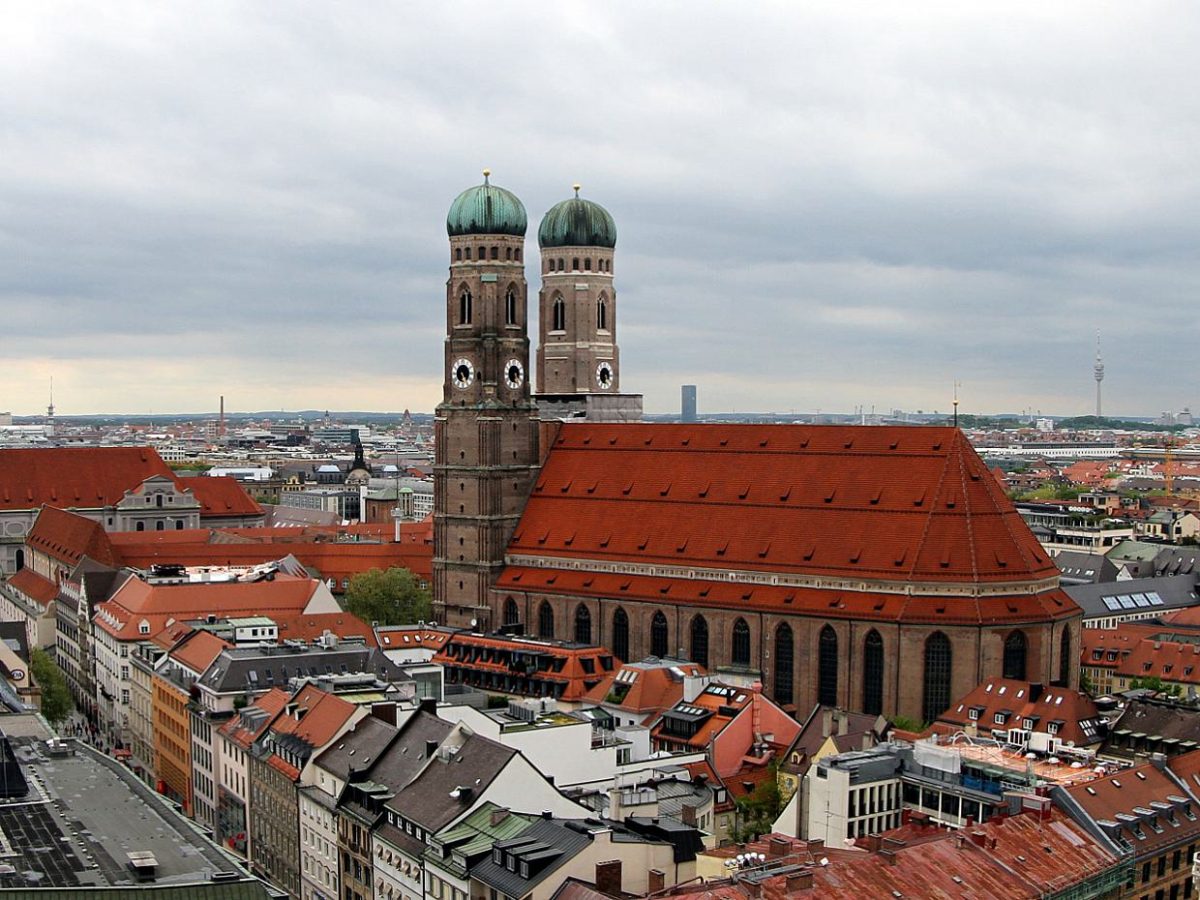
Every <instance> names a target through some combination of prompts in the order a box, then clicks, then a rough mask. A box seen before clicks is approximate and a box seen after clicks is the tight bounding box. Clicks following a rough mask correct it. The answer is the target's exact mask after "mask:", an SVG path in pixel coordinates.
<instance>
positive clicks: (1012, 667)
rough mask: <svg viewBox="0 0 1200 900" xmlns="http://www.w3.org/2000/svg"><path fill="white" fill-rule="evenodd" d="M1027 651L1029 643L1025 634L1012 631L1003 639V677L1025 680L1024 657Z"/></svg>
mask: <svg viewBox="0 0 1200 900" xmlns="http://www.w3.org/2000/svg"><path fill="white" fill-rule="evenodd" d="M1028 650H1029V642H1028V641H1027V640H1026V639H1025V632H1023V631H1014V632H1012V633H1011V634H1010V635H1009V636H1008V637H1007V638H1005V639H1004V677H1005V678H1015V679H1016V680H1017V681H1024V680H1025V656H1026V654H1027V652H1028Z"/></svg>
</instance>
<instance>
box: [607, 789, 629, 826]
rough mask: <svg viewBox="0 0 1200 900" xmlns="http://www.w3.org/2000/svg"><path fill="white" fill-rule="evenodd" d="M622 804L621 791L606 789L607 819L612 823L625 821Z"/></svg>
mask: <svg viewBox="0 0 1200 900" xmlns="http://www.w3.org/2000/svg"><path fill="white" fill-rule="evenodd" d="M623 806H624V804H622V803H621V789H620V788H619V787H616V786H615V785H614V786H613V787H610V788H609V789H608V817H609V818H610V819H612V820H613V821H614V822H621V821H624V819H625V810H624V808H623Z"/></svg>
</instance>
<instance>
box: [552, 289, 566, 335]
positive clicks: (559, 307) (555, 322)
mask: <svg viewBox="0 0 1200 900" xmlns="http://www.w3.org/2000/svg"><path fill="white" fill-rule="evenodd" d="M550 330H551V331H566V330H567V304H566V303H564V302H563V298H562V297H555V298H554V315H553V319H552V322H551V327H550Z"/></svg>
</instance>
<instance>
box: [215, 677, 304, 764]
mask: <svg viewBox="0 0 1200 900" xmlns="http://www.w3.org/2000/svg"><path fill="white" fill-rule="evenodd" d="M291 696H292V695H291V694H289V693H288V692H287V691H286V690H284V689H283V688H271V690H269V691H267V692H266V693H265V694H263V695H262V696H261V697H259V698H257V699H256V700H255V701H254V703H253V704H252V705H251V706H249V707H246V708H245V709H243V710H242V711H241V712H239V714H238V715H236V716H234V717H233V718H232V719H230V720H229V721H228V722H226V723H225V724H224V725H222V726H221V729H220V730H221V734H223V735H225V736H226V737H228V738H229V739H230V740H231V741H233V742H234V743H235V744H237V745H238V746H239V747H241V748H242V749H243V750H248V749H249V748H250V745H251V744H253V743H254V741H255V740H256V739H257V738H258V737H259V736H260V735H261V734H262V733H263V732H264V731H266V730H267V726H268V725H270V724H271V721H272V720H273V719H274V718H275V716H276V715H277V714H278V713H279V712H280V711H281V710H282V709H283V707H284V706H285V705H286V704H287V702H288V700H290V699H291ZM254 710H261V711H262V713H263V714H264V716H263V718H261V719H259V720H257V721H258V725H257V727H253V726H251V725H249V724H247V723H248V721H249V720H250V719H251V718H252V717H253V711H254Z"/></svg>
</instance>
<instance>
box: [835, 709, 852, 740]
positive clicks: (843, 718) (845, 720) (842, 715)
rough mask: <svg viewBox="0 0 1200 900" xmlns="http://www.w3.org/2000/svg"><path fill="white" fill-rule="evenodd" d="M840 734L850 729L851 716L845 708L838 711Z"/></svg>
mask: <svg viewBox="0 0 1200 900" xmlns="http://www.w3.org/2000/svg"><path fill="white" fill-rule="evenodd" d="M837 723H838V735H839V736H840V735H843V734H845V733H846V732H847V731H848V730H849V729H850V716H849V715H847V714H846V711H845V710H844V709H839V710H838V711H837Z"/></svg>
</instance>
